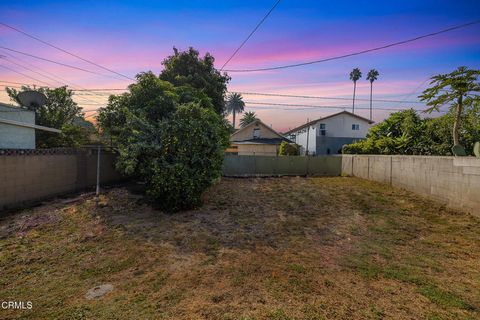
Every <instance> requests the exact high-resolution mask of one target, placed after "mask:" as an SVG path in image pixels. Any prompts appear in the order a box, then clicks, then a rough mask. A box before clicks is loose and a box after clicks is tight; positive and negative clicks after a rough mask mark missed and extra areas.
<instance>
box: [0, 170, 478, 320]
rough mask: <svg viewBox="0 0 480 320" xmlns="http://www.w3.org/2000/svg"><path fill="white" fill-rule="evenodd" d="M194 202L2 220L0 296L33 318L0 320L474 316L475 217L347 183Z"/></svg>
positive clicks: (242, 184) (235, 191) (123, 204)
mask: <svg viewBox="0 0 480 320" xmlns="http://www.w3.org/2000/svg"><path fill="white" fill-rule="evenodd" d="M204 200H205V201H204V202H205V204H204V205H203V206H202V207H201V208H199V209H197V210H191V211H187V212H182V213H177V214H168V213H164V212H160V211H158V210H156V209H154V208H153V207H152V206H150V205H149V204H148V203H147V202H146V201H145V200H144V199H143V198H142V197H140V196H138V195H136V194H132V193H131V192H129V191H128V189H126V188H117V189H112V190H110V191H108V192H107V193H106V194H105V195H103V196H102V199H101V204H102V205H101V206H99V207H97V206H95V202H94V201H93V199H91V198H90V199H86V200H83V201H81V202H79V203H75V204H70V205H66V204H63V207H60V208H57V207H55V208H51V210H50V209H48V207H44V208H43V209H42V208H38V209H36V210H39V211H38V212H37V211H35V210H33V211H26V212H24V213H22V214H19V215H17V216H15V217H11V218H9V219H8V220H3V221H1V222H0V230H1V228H6V227H5V226H15V227H14V228H13V227H12V228H10V229H9V230H10V231H9V232H7V233H5V236H4V237H3V238H2V239H0V249H1V251H0V267H1V268H2V275H6V276H4V277H3V278H2V279H1V280H0V281H1V283H0V285H1V296H2V299H5V298H6V299H16V300H22V299H23V300H31V301H33V304H34V309H33V311H13V310H1V311H0V318H2V317H4V318H22V317H28V318H37V319H45V318H70V319H92V318H94V319H110V318H136V319H152V318H155V319H383V318H390V319H475V318H478V317H480V269H479V268H478V266H479V265H480V220H479V219H476V218H474V217H471V216H469V215H466V214H462V213H459V212H455V211H451V210H447V209H446V208H444V207H442V206H441V205H439V204H437V203H435V202H432V201H430V200H426V199H423V198H421V197H418V196H417V195H414V194H412V193H409V192H406V191H403V190H399V189H393V188H390V187H388V186H385V185H381V184H377V183H373V182H368V181H363V180H360V179H355V178H275V179H273V178H262V179H223V180H222V182H221V183H220V184H218V185H216V186H214V187H213V188H211V189H210V190H209V191H208V192H207V193H206V194H205V199H204ZM44 214H47V217H54V218H45V216H44ZM50 214H51V215H50ZM22 226H23V227H22ZM19 235H21V236H19ZM99 283H109V284H112V285H113V286H114V287H115V290H113V291H112V292H110V293H109V294H108V295H106V296H105V297H104V298H102V299H99V300H87V299H85V297H84V295H85V292H87V291H88V290H89V289H91V288H93V287H95V286H96V285H98V284H99Z"/></svg>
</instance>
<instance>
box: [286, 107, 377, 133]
mask: <svg viewBox="0 0 480 320" xmlns="http://www.w3.org/2000/svg"><path fill="white" fill-rule="evenodd" d="M342 114H347V115H350V116H353V117H355V118H358V119H360V120H363V121H365V122H368V123H369V124H372V123H374V121H372V120H370V119H367V118H364V117H361V116H359V115H356V114H354V113H351V112H348V111H341V112H337V113H334V114H331V115H328V116H326V117H323V118H318V119H316V120H312V121H310V122H307V123H305V124H302V125H301V126H298V127H296V128H294V129H292V130H289V131H287V132H285V134H286V135H287V134H290V133H293V132H295V131H298V130H301V129H303V128H306V127H308V126H311V125H312V124H315V123H317V122H318V121H322V120H325V119H329V118H333V117H336V116H339V115H342Z"/></svg>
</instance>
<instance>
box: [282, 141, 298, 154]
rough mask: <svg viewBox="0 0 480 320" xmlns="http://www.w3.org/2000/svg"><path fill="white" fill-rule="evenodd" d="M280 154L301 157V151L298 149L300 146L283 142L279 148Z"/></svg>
mask: <svg viewBox="0 0 480 320" xmlns="http://www.w3.org/2000/svg"><path fill="white" fill-rule="evenodd" d="M278 154H279V155H281V156H298V155H300V149H299V148H298V145H296V144H294V143H288V142H287V141H282V143H281V144H280V147H279V148H278Z"/></svg>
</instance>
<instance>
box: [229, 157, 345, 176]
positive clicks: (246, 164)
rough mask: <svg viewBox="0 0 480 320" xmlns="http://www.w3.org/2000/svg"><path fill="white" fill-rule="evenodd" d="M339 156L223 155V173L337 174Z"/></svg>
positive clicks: (276, 174) (340, 162)
mask: <svg viewBox="0 0 480 320" xmlns="http://www.w3.org/2000/svg"><path fill="white" fill-rule="evenodd" d="M341 170H342V158H341V156H320V157H304V156H276V157H275V156H257V155H255V156H230V155H229V156H225V160H224V162H223V175H224V176H227V177H251V176H260V177H261V176H338V175H340V173H341Z"/></svg>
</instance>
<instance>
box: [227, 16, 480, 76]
mask: <svg viewBox="0 0 480 320" xmlns="http://www.w3.org/2000/svg"><path fill="white" fill-rule="evenodd" d="M478 23H480V20H476V21H472V22H469V23H464V24H461V25H457V26H453V27H450V28H447V29H443V30H440V31H437V32H432V33H428V34H424V35H421V36H418V37H415V38H411V39H407V40H403V41H398V42H393V43H390V44H387V45H384V46H380V47H376V48H371V49H366V50H362V51H357V52H353V53H348V54H344V55H341V56H335V57H331V58H326V59H320V60H314V61H309V62H302V63H296V64H288V65H283V66H276V67H265V68H256V69H229V70H225V71H227V72H257V71H270V70H279V69H287V68H294V67H300V66H306V65H310V64H315V63H321V62H327V61H332V60H338V59H343V58H348V57H352V56H358V55H361V54H365V53H368V52H373V51H378V50H383V49H387V48H390V47H394V46H398V45H402V44H405V43H409V42H413V41H417V40H420V39H424V38H428V37H433V36H436V35H439V34H442V33H446V32H450V31H453V30H457V29H461V28H465V27H469V26H472V25H475V24H478Z"/></svg>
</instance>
